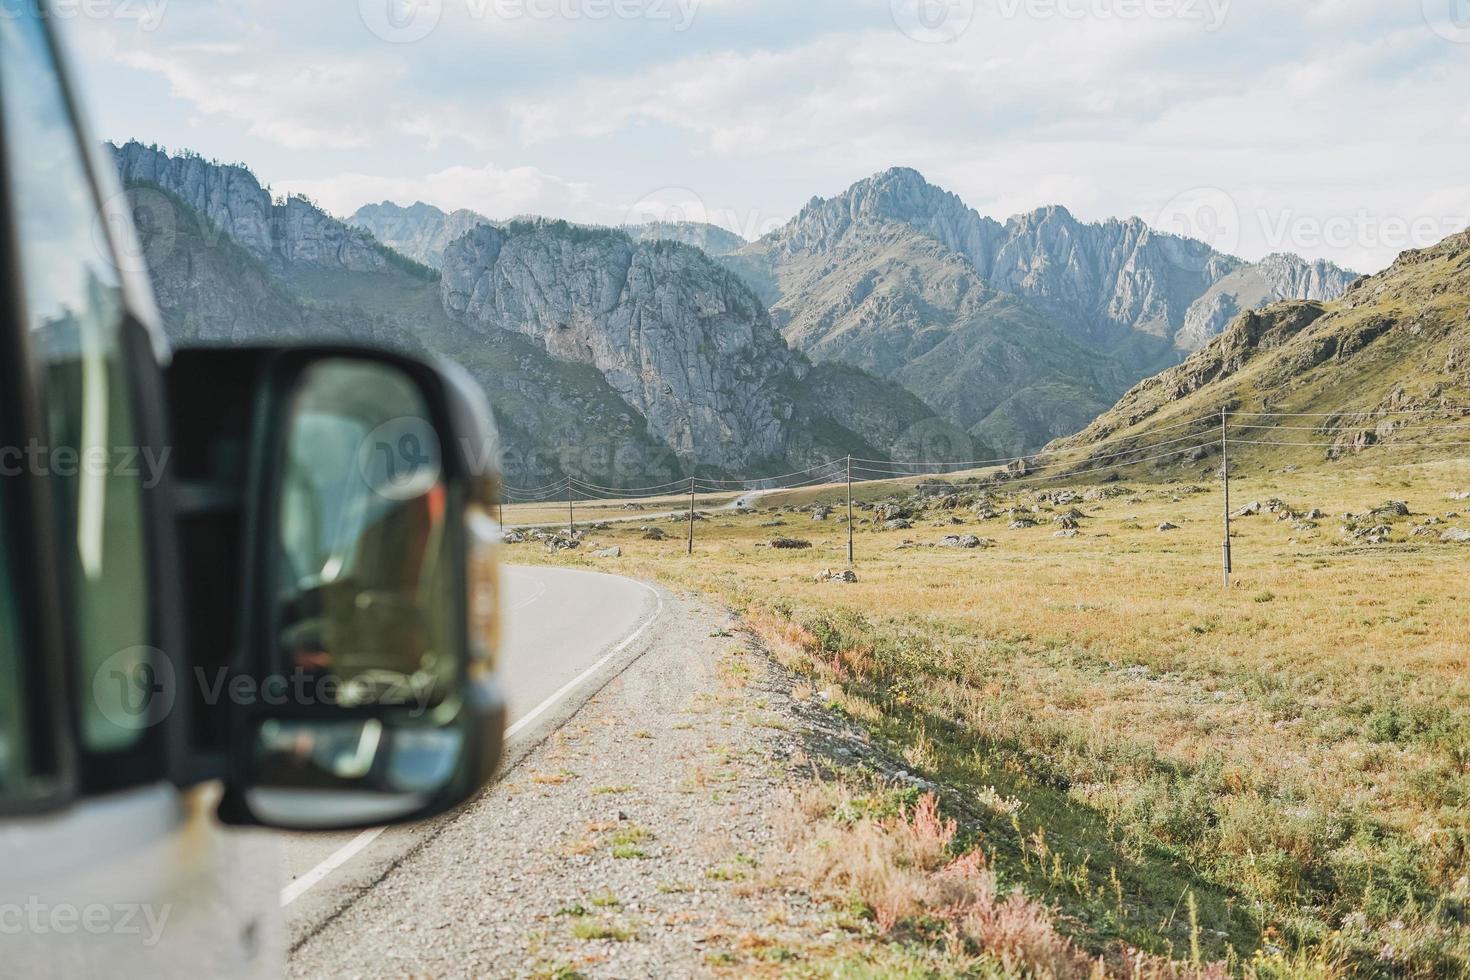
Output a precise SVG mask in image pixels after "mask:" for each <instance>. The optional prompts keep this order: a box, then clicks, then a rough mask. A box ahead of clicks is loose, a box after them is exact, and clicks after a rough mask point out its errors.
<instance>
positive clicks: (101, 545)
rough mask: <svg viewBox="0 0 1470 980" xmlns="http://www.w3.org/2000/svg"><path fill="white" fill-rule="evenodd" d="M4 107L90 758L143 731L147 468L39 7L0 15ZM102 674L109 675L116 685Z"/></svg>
mask: <svg viewBox="0 0 1470 980" xmlns="http://www.w3.org/2000/svg"><path fill="white" fill-rule="evenodd" d="M0 110H3V115H0V118H3V121H4V141H3V145H4V152H5V154H6V158H5V165H6V170H7V172H8V173H9V175H10V190H11V201H10V206H11V211H12V214H14V215H15V217H16V222H15V224H16V239H17V244H18V246H19V252H20V265H21V287H22V291H23V296H24V304H25V305H24V314H25V319H26V320H27V327H28V328H29V330H30V331H31V340H32V343H31V346H32V348H33V349H34V351H35V352H36V356H37V357H39V358H40V359H41V362H42V363H41V365H39V366H40V367H41V368H42V371H41V376H42V379H43V387H44V394H45V399H46V416H47V427H48V430H49V436H50V442H49V445H48V446H45V447H39V449H38V450H37V451H35V452H31V453H28V455H27V459H26V463H25V465H26V466H29V467H34V468H38V469H40V470H41V471H42V474H43V475H45V476H47V477H48V478H49V481H50V484H51V486H52V487H53V493H54V499H55V510H56V513H57V520H58V522H59V525H60V526H59V527H58V528H57V531H58V540H59V541H61V542H62V544H63V547H62V549H61V551H62V554H61V555H60V556H59V561H60V564H61V568H62V573H63V576H64V578H65V582H64V585H65V588H66V594H67V597H68V600H69V602H70V610H69V615H68V617H67V619H68V621H69V624H70V626H71V629H72V631H73V635H74V637H75V643H76V648H77V650H78V653H79V655H80V660H81V663H80V668H81V669H80V670H79V671H78V673H77V679H78V683H79V690H78V691H77V696H78V704H79V708H80V710H79V712H78V715H79V718H80V719H81V725H80V736H81V742H82V747H83V749H84V750H88V751H91V752H98V753H109V754H110V753H113V752H117V751H119V750H122V749H126V748H128V747H130V746H132V745H133V744H134V743H136V742H137V741H138V740H139V738H140V737H141V735H142V725H141V724H139V723H138V720H139V717H140V711H139V706H140V705H142V706H144V707H146V700H147V699H146V697H145V698H142V699H140V698H139V692H138V691H137V690H135V689H134V688H133V682H134V681H135V680H136V677H135V675H136V673H137V671H136V668H137V666H138V665H137V664H133V663H132V662H131V661H130V660H129V658H130V657H133V656H134V654H132V653H130V652H129V651H133V650H136V649H137V648H140V647H144V646H145V645H146V644H147V643H148V642H149V629H148V598H149V596H148V583H147V575H146V564H145V558H146V553H145V551H144V539H143V523H142V508H141V485H142V476H141V472H142V470H141V467H140V465H139V460H138V455H137V449H136V447H137V445H138V440H137V438H136V436H135V434H134V431H133V423H134V417H133V414H132V408H131V405H132V398H131V392H130V390H129V387H128V379H127V376H126V374H125V372H124V369H123V362H122V358H121V354H120V351H119V343H120V330H121V324H122V313H123V305H122V295H121V290H120V288H119V283H118V276H117V271H116V267H115V265H114V263H113V260H112V259H113V257H112V255H111V252H110V251H109V248H108V245H107V244H106V238H105V235H103V234H101V233H100V232H99V227H98V213H99V212H98V206H97V200H96V197H95V193H94V191H93V188H92V183H91V181H90V180H89V178H88V173H87V169H86V166H85V162H84V157H83V154H82V150H81V147H80V145H79V143H78V138H77V135H76V130H75V127H74V126H73V123H72V119H71V117H70V113H69V110H68V107H67V102H66V98H65V95H64V91H63V88H62V85H61V82H60V80H59V77H58V75H57V71H56V65H55V62H54V60H53V57H52V52H51V48H50V45H49V43H48V40H47V37H46V35H45V33H44V31H43V29H42V26H41V22H40V19H39V17H38V16H37V14H36V9H35V6H34V3H33V0H26V2H23V3H12V4H10V5H9V9H7V11H6V15H5V16H4V17H0ZM104 673H112V674H115V675H116V677H115V678H113V680H115V683H114V682H108V681H107V680H106V679H105V678H104V682H102V683H94V681H95V680H96V679H97V678H98V677H99V676H100V675H102V674H104Z"/></svg>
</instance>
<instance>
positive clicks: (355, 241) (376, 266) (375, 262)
mask: <svg viewBox="0 0 1470 980" xmlns="http://www.w3.org/2000/svg"><path fill="white" fill-rule="evenodd" d="M108 149H109V150H110V151H111V153H112V157H113V161H114V163H116V165H117V168H118V172H119V173H120V174H121V176H122V179H123V182H124V183H125V184H126V183H147V184H154V185H157V186H159V187H162V188H165V189H167V190H168V191H169V192H171V193H172V194H174V195H176V196H177V197H178V198H180V199H181V200H182V201H183V202H184V203H186V204H187V205H188V206H189V207H190V208H192V209H193V210H195V211H196V212H198V213H199V214H201V215H203V216H204V218H206V219H207V220H208V221H209V222H210V223H211V224H213V225H214V226H215V227H216V228H218V229H220V230H221V231H223V232H224V233H226V234H228V235H229V236H230V237H231V238H232V239H234V240H235V241H236V242H238V243H239V244H240V245H241V246H242V247H244V248H245V250H246V251H248V252H249V253H250V254H251V255H254V256H255V257H256V258H258V259H261V260H262V261H265V262H266V263H268V264H270V265H272V266H273V267H275V268H277V269H283V268H286V267H288V266H311V267H315V268H319V269H326V270H332V271H345V272H381V271H382V270H384V269H386V268H387V267H388V264H389V262H390V261H391V256H388V255H386V254H384V250H383V248H382V247H381V246H380V245H379V244H378V242H377V241H375V240H374V239H373V237H372V236H371V235H368V234H365V233H363V232H360V231H355V230H353V229H350V228H348V227H347V226H345V225H343V224H342V223H341V222H340V221H337V220H336V219H335V218H332V217H331V216H329V215H327V214H326V213H324V212H323V211H322V210H321V209H320V208H318V207H316V206H315V205H314V204H312V203H311V202H310V201H307V200H304V199H302V198H299V197H292V198H288V199H286V200H285V201H282V202H279V203H276V202H273V201H272V199H271V195H270V192H269V191H268V190H266V189H265V188H262V187H261V186H260V182H259V181H257V180H256V179H255V175H254V174H252V173H251V172H250V171H249V170H247V169H246V168H244V167H240V166H222V165H220V164H217V163H211V162H209V161H207V160H205V159H203V158H202V157H198V156H191V155H178V156H170V155H169V154H168V153H166V152H164V151H163V150H160V149H159V148H157V147H152V146H144V145H143V144H141V143H137V142H130V143H127V144H125V145H123V146H115V145H113V144H110V143H109V144H108Z"/></svg>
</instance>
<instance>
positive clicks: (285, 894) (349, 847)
mask: <svg viewBox="0 0 1470 980" xmlns="http://www.w3.org/2000/svg"><path fill="white" fill-rule="evenodd" d="M629 581H632V580H631V579H630V580H629ZM635 584H637V585H640V586H642V587H643V588H645V589H647V590H648V591H649V592H652V593H653V597H654V599H656V600H657V603H658V604H657V605H656V606H655V607H654V610H653V615H652V616H650V617H648V621H647V622H646V623H644V624H643V625H642V626H640V627H638V629H637V630H636V631H634V633H633V635H632V636H630V637H628V638H627V639H626V640H624V641H623V642H622V643H619V644H618V645H617V646H615V647H613V648H612V649H611V650H609V651H608V652H607V654H606V655H605V656H604V657H603V658H602V659H601V660H599V661H597V663H595V664H593V665H592V666H591V667H588V668H587V669H586V670H584V671H582V673H580V674H578V675H577V676H576V678H575V679H573V680H571V681H568V682H567V683H566V684H565V685H563V686H562V687H561V688H560V689H559V690H558V691H557V692H556V693H555V694H553V695H552V696H551V697H549V698H547V699H546V700H545V701H542V702H541V703H540V704H538V705H537V706H536V707H534V708H532V709H531V710H530V712H529V713H528V714H526V715H525V716H524V717H522V718H521V720H520V721H518V722H516V723H515V724H514V725H511V726H510V727H509V728H507V729H506V731H505V737H506V738H507V739H509V738H511V737H513V736H514V735H515V734H516V733H517V732H520V731H521V730H523V729H524V728H525V727H526V726H527V725H529V724H530V723H531V722H533V721H535V720H536V719H537V718H539V717H541V716H542V715H544V714H545V713H546V712H548V711H550V710H551V709H552V708H553V707H555V706H556V703H557V702H558V701H560V700H562V698H564V697H566V696H567V695H568V694H571V693H572V692H573V691H575V690H576V689H577V688H579V687H581V686H582V684H583V683H585V682H586V681H587V680H588V679H590V678H591V677H592V675H593V674H595V673H597V672H598V671H599V670H601V669H602V668H603V667H606V666H607V664H608V662H609V661H610V660H612V658H613V657H616V656H617V655H618V654H620V653H622V652H623V651H624V650H626V649H628V647H630V646H632V645H633V643H634V641H636V640H637V639H638V638H639V637H640V636H642V635H643V634H644V633H646V632H648V630H649V628H651V627H652V626H653V624H654V623H656V622H658V618H659V617H660V616H661V615H663V611H664V597H663V596H661V595H659V593H658V590H657V589H655V588H653V587H652V586H650V585H647V584H646V583H643V582H637V583H635ZM543 591H544V589H543ZM387 829H388V828H387V827H376V828H374V829H372V830H364V831H363V832H362V833H360V834H358V835H357V836H356V837H354V838H353V839H352V840H351V841H349V842H348V843H347V844H345V845H343V846H342V847H340V848H338V849H337V850H336V851H335V852H333V854H332V856H331V857H329V858H327V859H326V860H325V861H323V862H322V863H321V864H318V865H317V866H316V867H314V868H312V869H311V870H310V871H308V872H307V873H306V874H304V875H302V876H301V877H300V878H297V879H296V880H295V881H293V882H291V884H289V885H287V886H286V887H285V888H282V889H281V908H285V907H286V906H288V905H290V904H291V903H292V902H294V901H296V900H297V899H298V898H300V897H301V896H302V895H304V894H306V892H307V891H309V890H310V889H311V888H312V887H314V886H315V885H317V884H320V883H321V881H322V879H323V878H325V877H327V875H329V874H331V873H332V872H333V871H336V870H337V869H338V868H340V867H342V865H344V864H346V863H347V862H348V861H351V860H352V859H353V858H355V857H356V856H357V855H358V854H360V853H361V852H362V851H363V849H364V848H366V847H367V846H368V845H369V844H371V843H372V842H373V841H375V840H377V839H378V837H379V836H380V835H381V834H382V833H383V831H385V830H387Z"/></svg>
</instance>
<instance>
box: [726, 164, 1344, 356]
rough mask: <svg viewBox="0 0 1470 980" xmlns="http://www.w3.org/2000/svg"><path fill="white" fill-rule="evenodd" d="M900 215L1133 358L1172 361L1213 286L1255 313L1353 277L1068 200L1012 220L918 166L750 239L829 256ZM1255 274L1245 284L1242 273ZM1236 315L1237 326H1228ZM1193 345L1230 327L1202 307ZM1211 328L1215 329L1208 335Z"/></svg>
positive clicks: (1014, 290)
mask: <svg viewBox="0 0 1470 980" xmlns="http://www.w3.org/2000/svg"><path fill="white" fill-rule="evenodd" d="M884 222H900V223H902V224H905V225H907V226H908V227H910V228H912V229H914V230H915V231H918V232H920V233H921V234H923V235H926V236H928V237H930V238H932V239H934V240H935V241H938V242H940V243H941V244H943V245H944V246H945V247H946V248H948V249H950V250H951V251H954V252H956V253H958V254H960V255H962V256H964V257H965V258H966V259H967V260H968V261H969V262H970V264H971V265H972V266H973V267H974V269H975V271H976V272H977V273H978V274H979V275H980V277H981V278H982V279H984V280H985V282H986V283H987V284H989V285H990V286H992V287H993V288H995V289H998V290H1000V291H1002V292H1006V293H1010V294H1011V295H1013V296H1016V297H1019V298H1021V299H1024V300H1025V301H1026V302H1027V303H1028V304H1029V305H1031V306H1032V307H1033V308H1034V309H1036V310H1037V311H1038V312H1040V313H1042V314H1044V315H1046V316H1047V317H1048V318H1050V319H1051V320H1053V321H1054V322H1055V323H1056V324H1057V325H1058V326H1059V327H1061V328H1063V329H1065V330H1067V331H1068V332H1069V333H1070V334H1071V335H1072V336H1073V337H1075V338H1076V339H1079V340H1082V341H1085V342H1087V343H1089V344H1091V345H1093V346H1098V347H1101V348H1103V349H1112V348H1121V349H1122V350H1124V351H1129V350H1131V351H1134V352H1135V353H1133V354H1132V355H1131V356H1133V357H1134V359H1137V358H1139V357H1140V356H1142V357H1148V356H1153V357H1154V358H1156V359H1157V358H1163V359H1165V360H1168V359H1169V358H1170V356H1171V355H1170V354H1169V350H1170V348H1171V347H1173V346H1175V345H1176V344H1177V346H1179V347H1180V348H1181V349H1192V347H1190V346H1189V344H1187V343H1185V342H1184V341H1182V340H1181V339H1180V336H1179V335H1180V332H1181V330H1183V329H1184V327H1185V325H1186V318H1187V317H1188V316H1189V313H1190V310H1191V308H1192V307H1193V306H1194V304H1195V303H1196V302H1198V301H1199V300H1200V299H1201V298H1202V297H1204V296H1205V294H1206V293H1207V292H1209V291H1211V289H1212V287H1215V288H1214V292H1213V294H1212V295H1211V296H1210V303H1212V304H1214V303H1216V302H1217V300H1218V301H1220V303H1221V305H1222V307H1223V305H1228V304H1230V303H1233V304H1234V305H1235V307H1236V308H1237V309H1254V308H1256V307H1258V306H1260V305H1262V301H1261V300H1260V299H1259V298H1257V297H1256V296H1255V295H1254V293H1251V292H1250V290H1252V289H1254V287H1255V286H1256V285H1257V284H1258V283H1268V284H1269V285H1270V287H1271V293H1272V295H1271V297H1270V299H1269V300H1266V301H1276V300H1280V299H1332V298H1334V297H1336V296H1339V295H1341V294H1342V290H1343V289H1345V288H1346V286H1347V283H1348V282H1351V281H1352V278H1353V276H1352V274H1350V273H1346V272H1344V271H1343V270H1340V269H1337V268H1336V267H1335V266H1332V265H1330V263H1321V262H1319V263H1307V262H1305V261H1304V260H1302V259H1299V258H1297V257H1296V256H1272V257H1271V258H1269V259H1266V260H1264V261H1263V262H1261V263H1259V264H1257V265H1251V264H1249V263H1245V262H1242V261H1241V260H1239V259H1236V258H1234V257H1232V256H1228V255H1222V254H1220V253H1218V252H1215V251H1213V250H1212V249H1210V248H1209V247H1208V246H1207V245H1205V244H1204V243H1202V242H1198V241H1194V240H1192V239H1188V238H1182V237H1179V236H1177V235H1169V234H1165V233H1162V232H1158V231H1155V230H1154V229H1152V228H1150V227H1149V226H1148V225H1147V224H1145V223H1144V222H1143V221H1141V220H1139V219H1137V218H1130V219H1127V220H1123V221H1120V220H1109V221H1105V222H1101V223H1084V222H1081V221H1078V220H1077V219H1076V218H1075V217H1074V216H1073V215H1072V214H1071V212H1069V211H1068V210H1067V209H1066V208H1064V207H1059V206H1054V207H1047V208H1041V209H1038V210H1036V211H1033V212H1031V213H1029V214H1023V215H1018V216H1016V217H1013V218H1011V219H1010V220H1008V221H1007V222H1006V223H1005V224H1004V225H1002V224H1000V223H999V222H997V221H995V220H993V219H991V218H988V217H984V216H982V215H980V214H979V213H978V212H976V211H975V210H973V209H972V208H970V207H969V206H967V205H966V204H965V203H964V202H963V201H962V200H961V199H960V198H958V197H957V196H955V195H954V194H951V193H949V192H948V191H944V190H942V189H940V188H938V187H935V186H933V185H932V184H930V183H928V182H927V181H926V180H925V179H924V178H923V176H922V175H920V174H919V173H918V172H917V171H915V170H911V169H908V168H902V167H900V168H895V169H893V170H888V171H885V172H884V173H881V174H878V175H876V176H874V177H870V178H868V179H866V180H862V181H859V182H858V183H856V184H854V185H853V186H852V187H851V188H849V189H848V190H847V191H846V192H844V193H843V194H840V195H838V196H837V197H834V198H831V199H828V200H822V199H815V200H813V201H812V202H811V203H810V204H808V205H807V207H806V208H804V209H803V210H802V212H801V214H799V215H798V216H797V217H796V218H795V219H793V220H792V222H791V223H790V224H789V225H787V226H786V227H785V228H783V229H781V230H780V231H777V232H775V233H774V234H773V235H771V236H768V238H767V239H765V240H763V241H762V242H761V243H759V245H758V246H753V247H752V248H753V249H757V248H758V249H759V250H760V251H763V252H764V253H765V254H767V255H769V256H770V257H771V260H772V262H773V264H774V265H776V266H777V267H779V266H780V265H781V264H782V263H783V261H784V260H787V259H790V258H794V257H798V256H801V255H804V254H822V253H825V252H827V251H830V250H831V248H832V247H834V243H839V242H840V241H841V240H842V239H843V238H844V237H845V236H846V235H847V234H849V233H850V231H851V230H852V229H854V228H856V227H860V226H863V225H876V224H881V223H884ZM1245 269H1250V270H1253V271H1252V273H1251V274H1250V275H1249V276H1246V277H1245V278H1244V279H1243V280H1235V279H1231V280H1230V281H1229V282H1226V283H1225V284H1224V285H1223V286H1217V284H1220V283H1221V282H1222V280H1226V279H1227V277H1230V276H1231V275H1232V274H1233V273H1237V272H1239V271H1241V270H1245ZM1227 322H1228V321H1227ZM1190 324H1191V333H1190V334H1189V335H1188V338H1186V339H1187V340H1188V341H1189V343H1192V344H1193V347H1197V346H1198V345H1199V344H1200V343H1203V342H1204V341H1205V340H1208V339H1209V337H1210V336H1213V335H1214V333H1218V332H1219V330H1220V329H1223V327H1224V323H1223V322H1216V321H1215V320H1212V319H1210V318H1208V317H1206V316H1205V315H1203V311H1201V312H1200V314H1199V315H1197V316H1195V317H1194V319H1193V320H1191V321H1190ZM1211 328H1213V330H1214V333H1209V334H1208V335H1205V336H1199V335H1200V333H1201V331H1204V330H1209V329H1211Z"/></svg>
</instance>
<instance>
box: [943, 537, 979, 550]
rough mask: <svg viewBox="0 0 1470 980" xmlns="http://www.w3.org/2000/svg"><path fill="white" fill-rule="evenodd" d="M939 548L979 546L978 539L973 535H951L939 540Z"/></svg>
mask: <svg viewBox="0 0 1470 980" xmlns="http://www.w3.org/2000/svg"><path fill="white" fill-rule="evenodd" d="M939 546H940V547H941V548H978V547H980V546H981V541H980V539H979V538H977V537H975V535H973V534H951V535H948V536H947V537H943V538H940V539H939Z"/></svg>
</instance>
